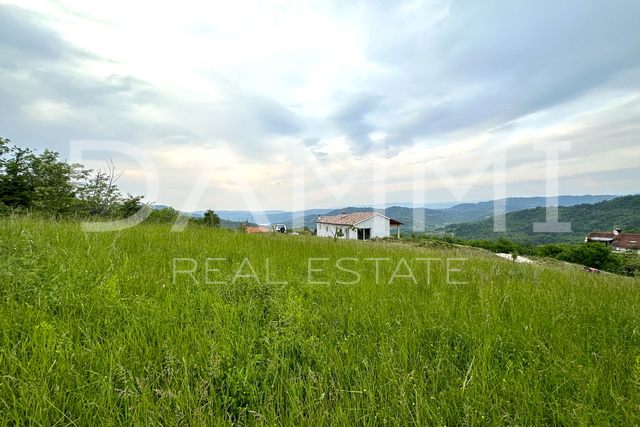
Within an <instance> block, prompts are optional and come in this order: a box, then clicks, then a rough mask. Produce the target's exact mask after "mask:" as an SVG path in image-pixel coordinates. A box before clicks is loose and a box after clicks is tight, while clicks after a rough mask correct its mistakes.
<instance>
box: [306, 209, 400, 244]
mask: <svg viewBox="0 0 640 427" xmlns="http://www.w3.org/2000/svg"><path fill="white" fill-rule="evenodd" d="M401 225H403V224H402V223H401V222H398V221H396V220H394V219H391V218H389V217H387V216H384V215H382V214H380V213H378V212H354V213H351V214H347V213H345V212H342V215H336V216H325V217H321V216H320V215H318V220H317V221H316V234H317V235H318V236H320V237H339V238H341V239H358V240H369V239H373V238H374V237H388V236H389V234H390V232H391V227H396V230H395V231H396V235H397V236H398V237H400V226H401ZM340 234H342V236H340Z"/></svg>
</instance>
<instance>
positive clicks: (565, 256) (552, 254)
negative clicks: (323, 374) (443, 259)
mask: <svg viewBox="0 0 640 427" xmlns="http://www.w3.org/2000/svg"><path fill="white" fill-rule="evenodd" d="M417 238H418V239H426V240H434V241H441V242H446V243H453V244H458V245H464V246H472V247H475V248H482V249H486V250H488V251H491V252H495V253H505V254H511V255H513V256H514V257H515V256H519V255H522V256H537V257H542V258H554V259H557V260H560V261H566V262H570V263H573V264H579V265H583V266H587V267H592V268H597V269H598V270H603V271H608V272H610V273H616V274H622V275H625V276H640V255H638V254H636V253H625V254H614V253H612V252H611V249H610V248H608V247H607V246H605V245H604V243H600V242H589V243H580V244H570V243H562V244H546V245H539V246H534V245H532V244H530V243H518V242H513V241H511V240H509V239H506V238H504V237H501V238H499V239H498V240H495V241H494V240H487V239H483V240H464V239H461V238H459V237H454V236H450V235H444V236H418V237H417Z"/></svg>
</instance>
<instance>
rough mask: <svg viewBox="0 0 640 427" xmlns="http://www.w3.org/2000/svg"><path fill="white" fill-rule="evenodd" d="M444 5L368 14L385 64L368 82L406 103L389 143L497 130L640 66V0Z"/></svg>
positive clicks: (374, 51)
mask: <svg viewBox="0 0 640 427" xmlns="http://www.w3.org/2000/svg"><path fill="white" fill-rule="evenodd" d="M442 9H447V11H446V13H444V12H442V11H438V10H434V8H433V6H432V5H431V4H426V3H425V4H422V5H421V6H418V7H415V8H413V9H412V8H410V7H409V6H408V5H407V3H403V5H401V6H400V7H396V8H392V9H383V10H378V9H371V10H370V9H366V10H365V12H364V13H365V14H366V19H364V21H366V22H370V32H369V36H370V39H371V43H370V45H369V49H368V54H369V57H370V59H372V60H374V61H377V62H379V63H381V64H382V65H383V66H384V67H385V68H386V69H389V70H391V72H390V73H388V74H387V75H384V76H377V77H374V78H373V79H372V80H371V83H372V85H374V86H375V87H376V88H377V89H378V90H379V91H380V93H382V94H386V95H388V98H387V99H386V100H385V102H386V103H389V104H390V105H393V106H394V108H395V109H396V110H400V109H403V108H404V111H403V114H402V116H401V117H399V118H398V119H397V120H396V121H395V122H393V123H391V124H390V125H389V126H388V128H387V131H388V134H389V142H390V143H391V144H396V145H404V144H410V143H411V139H412V138H415V137H425V136H439V135H444V134H446V133H449V132H454V131H459V130H462V129H468V130H471V131H474V132H477V131H484V130H486V129H489V128H494V127H498V126H501V125H503V124H505V123H508V122H510V121H513V120H516V119H518V118H519V117H522V116H525V115H528V114H531V113H534V112H537V111H540V110H543V109H545V108H549V107H552V106H555V105H558V104H560V103H563V102H566V101H568V100H571V99H574V98H576V97H578V96H580V95H582V94H584V93H586V92H587V91H589V90H591V89H593V88H596V87H598V86H599V85H601V84H603V83H605V82H607V81H609V80H610V79H611V78H612V77H614V76H616V75H617V74H618V73H620V72H621V71H624V70H628V69H633V68H636V67H638V66H640V30H639V29H638V26H637V18H636V17H637V16H638V15H640V3H638V2H634V1H626V2H616V3H611V4H604V3H584V2H580V1H570V2H561V3H545V2H507V3H504V2H496V1H494V2H467V1H452V2H450V3H449V4H448V5H446V6H443V7H442ZM438 13H441V16H440V18H439V19H436V18H433V20H434V21H435V23H434V24H431V23H430V18H432V17H433V16H435V15H437V14H438ZM418 17H423V18H424V21H425V22H426V24H425V25H423V26H419V25H417V24H416V20H417V18H418ZM418 19H419V18H418ZM407 105H413V107H412V108H411V109H406V106H407Z"/></svg>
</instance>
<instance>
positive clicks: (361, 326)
mask: <svg viewBox="0 0 640 427" xmlns="http://www.w3.org/2000/svg"><path fill="white" fill-rule="evenodd" d="M216 258H219V259H217V260H216ZM310 258H325V259H327V258H328V260H311V261H309V259H310ZM346 258H349V259H346ZM371 258H383V260H379V261H373V260H371ZM420 258H437V259H440V260H434V261H430V265H429V264H428V262H427V261H421V260H418V259H420ZM464 258H467V260H466V261H465V260H461V259H464ZM207 259H209V261H207ZM267 259H268V268H269V272H268V273H269V274H268V277H267V271H266V269H267ZM340 259H343V260H342V261H339V260H340ZM367 259H368V260H367ZM447 259H450V261H449V270H447V261H446V260H447ZM451 259H457V260H451ZM403 260H404V261H403ZM337 261H339V264H338V265H336V262H337ZM309 263H311V264H309ZM376 263H377V265H378V268H376ZM309 265H311V269H310V268H309ZM340 267H342V268H343V269H341V268H340ZM190 270H193V271H191V272H188V271H190ZM316 270H318V271H316ZM346 270H351V272H349V271H346ZM456 270H458V271H456ZM254 272H255V275H254V274H253V273H254ZM411 274H413V275H414V277H415V280H414V279H413V278H412V277H410V276H411ZM447 275H448V276H449V277H447ZM174 277H175V280H174ZM267 279H269V280H268V281H267ZM196 281H197V283H196ZM213 282H217V283H213ZM285 282H286V283H285ZM639 308H640V280H637V279H630V278H623V277H618V276H614V275H608V274H602V275H593V274H587V273H585V272H583V271H577V270H573V269H561V268H557V267H554V266H551V267H544V266H540V265H522V264H516V263H513V262H511V261H508V260H501V259H497V257H494V256H491V255H485V254H484V253H483V252H481V251H475V250H472V249H464V248H458V249H449V248H445V247H431V248H430V247H423V248H414V247H409V246H404V245H400V244H395V243H388V242H381V243H375V242H358V241H350V242H347V241H334V240H332V239H322V238H317V237H313V236H287V235H280V234H276V233H269V234H264V235H247V234H239V233H234V232H230V231H227V230H216V229H205V228H187V229H186V230H185V231H184V232H182V233H172V232H170V226H164V225H142V226H138V227H135V228H132V229H128V230H124V231H122V232H109V233H86V234H85V233H83V232H82V231H81V230H80V227H79V224H78V223H74V222H57V223H56V222H53V221H45V220H40V219H36V218H4V219H1V220H0V424H1V425H42V426H53V425H77V426H89V425H91V426H93V425H95V426H109V425H112V426H115V425H140V426H142V425H145V426H146V425H149V426H159V425H185V426H187V425H190V426H199V425H229V424H234V425H265V426H274V425H310V426H311V425H312V426H325V425H354V426H359V425H371V426H378V425H401V426H405V425H416V426H538V425H552V426H605V425H610V426H638V425H640V310H639Z"/></svg>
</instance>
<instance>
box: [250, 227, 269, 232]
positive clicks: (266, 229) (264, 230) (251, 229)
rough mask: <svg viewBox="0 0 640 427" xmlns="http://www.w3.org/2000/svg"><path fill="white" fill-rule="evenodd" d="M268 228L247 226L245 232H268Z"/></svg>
mask: <svg viewBox="0 0 640 427" xmlns="http://www.w3.org/2000/svg"><path fill="white" fill-rule="evenodd" d="M268 232H269V229H268V228H265V227H247V233H268Z"/></svg>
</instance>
